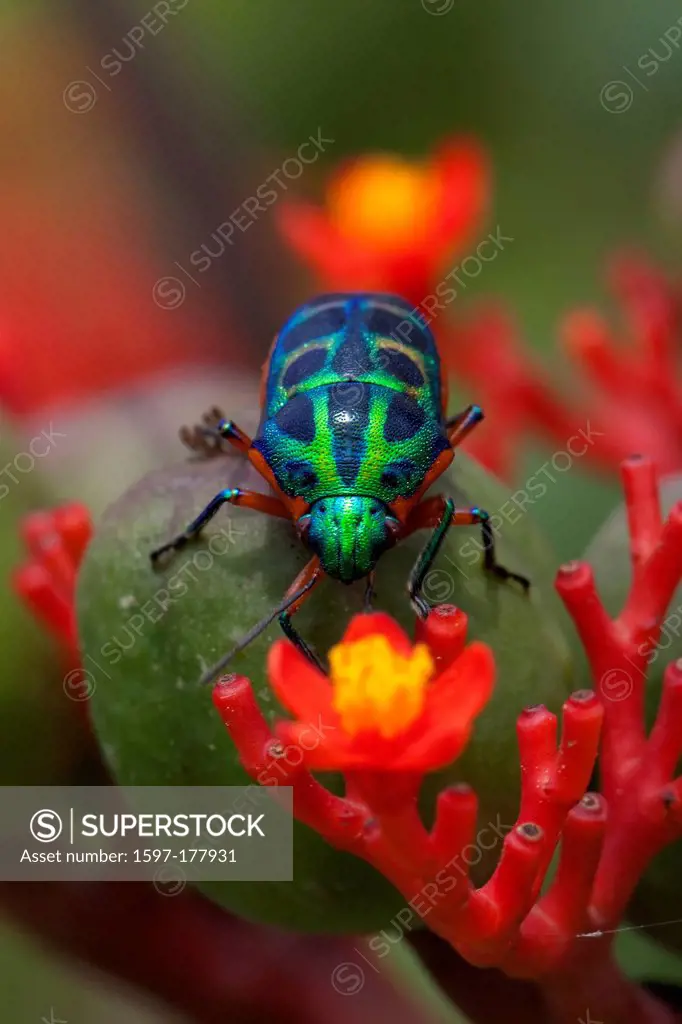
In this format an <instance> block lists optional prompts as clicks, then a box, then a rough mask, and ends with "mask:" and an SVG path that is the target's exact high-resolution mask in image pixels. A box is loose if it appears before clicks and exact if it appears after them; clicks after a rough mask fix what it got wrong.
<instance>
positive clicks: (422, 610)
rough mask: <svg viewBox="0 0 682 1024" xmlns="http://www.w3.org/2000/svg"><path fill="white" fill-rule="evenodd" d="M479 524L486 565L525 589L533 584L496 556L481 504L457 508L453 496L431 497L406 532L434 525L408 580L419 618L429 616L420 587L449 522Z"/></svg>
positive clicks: (410, 519)
mask: <svg viewBox="0 0 682 1024" xmlns="http://www.w3.org/2000/svg"><path fill="white" fill-rule="evenodd" d="M477 524H480V526H481V531H482V533H483V566H484V568H485V569H486V571H487V572H491V573H493V574H494V575H495V576H498V577H499V578H500V579H503V580H516V582H517V583H520V584H521V586H522V587H523V589H524V590H526V591H527V590H528V588H529V587H530V580H528V579H527V578H526V577H525V576H521V575H520V574H519V573H516V572H511V571H510V570H509V569H506V568H505V567H504V566H503V565H500V564H499V562H498V561H497V559H496V557H495V537H494V535H493V530H492V527H491V525H490V516H489V514H488V513H487V512H486V511H485V510H484V509H482V508H467V509H457V508H455V503H454V501H453V500H452V498H443V497H437V498H428V499H427V500H426V501H423V502H422V503H421V504H420V505H417V507H416V508H415V510H414V512H413V513H412V515H411V516H410V517H409V519H408V520H407V524H406V527H405V533H404V534H403V536H408V535H409V534H410V533H413V532H414V531H415V530H419V529H422V528H423V527H428V526H431V527H434V530H433V533H432V534H431V536H430V538H429V540H428V542H427V544H426V546H425V547H424V550H423V551H422V553H421V554H420V556H419V558H418V559H417V561H416V562H415V564H414V568H413V569H412V572H411V573H410V578H409V582H408V592H409V595H410V600H411V602H412V605H413V607H414V608H415V610H416V612H417V614H418V615H419V616H420V618H426V616H427V615H428V613H429V605H428V602H427V601H426V600H425V598H424V597H422V595H421V588H422V586H423V584H424V579H425V578H426V574H427V573H428V571H429V569H430V568H431V566H432V565H433V561H434V559H435V557H436V555H437V554H438V551H439V549H440V546H441V544H442V543H443V540H444V539H445V534H446V533H447V531H448V529H449V527H450V526H474V525H477Z"/></svg>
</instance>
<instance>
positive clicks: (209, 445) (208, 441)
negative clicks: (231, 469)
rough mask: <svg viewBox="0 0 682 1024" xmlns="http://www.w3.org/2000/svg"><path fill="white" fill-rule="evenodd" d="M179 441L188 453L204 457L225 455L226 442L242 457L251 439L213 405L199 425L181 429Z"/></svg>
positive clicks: (249, 445)
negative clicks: (195, 453)
mask: <svg viewBox="0 0 682 1024" xmlns="http://www.w3.org/2000/svg"><path fill="white" fill-rule="evenodd" d="M180 440H181V441H182V443H183V444H184V445H185V447H186V448H189V449H190V451H193V452H197V453H198V454H200V455H203V456H205V457H210V456H213V455H223V454H225V449H224V448H223V446H222V442H223V441H227V442H228V443H229V444H231V445H232V447H233V448H236V449H237V451H238V452H241V454H242V455H245V454H246V452H247V451H248V450H249V448H250V447H251V438H250V437H249V436H248V435H247V434H245V433H244V431H243V430H241V428H240V427H238V426H237V425H236V423H233V422H232V420H228V419H226V418H225V414H224V413H223V412H222V410H221V409H219V408H218V407H217V406H215V405H214V406H213V407H212V408H211V409H209V410H208V411H207V412H205V413H204V415H203V416H202V422H201V423H199V424H196V425H195V426H193V427H181V428H180Z"/></svg>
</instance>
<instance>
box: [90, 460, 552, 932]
mask: <svg viewBox="0 0 682 1024" xmlns="http://www.w3.org/2000/svg"><path fill="white" fill-rule="evenodd" d="M439 484H440V486H439V487H438V490H439V491H443V492H445V493H450V494H452V495H453V496H454V497H455V499H456V501H457V502H458V503H459V504H461V505H462V506H465V505H466V506H469V505H472V504H474V505H479V506H480V507H483V508H486V509H487V510H488V511H489V512H490V513H491V515H494V514H495V513H496V512H497V511H498V510H499V509H500V508H502V507H503V506H504V503H505V501H506V498H507V495H506V493H505V489H504V487H503V486H502V485H501V484H500V483H499V482H497V481H496V480H494V479H493V478H491V477H490V476H488V475H487V474H486V473H485V472H484V471H483V470H482V469H481V468H480V467H479V466H478V465H476V464H475V463H473V462H472V461H470V460H468V459H466V458H465V457H459V458H458V460H457V469H456V471H455V472H453V471H452V470H451V471H449V472H448V473H447V474H446V475H445V476H444V477H443V478H442V479H441V481H440V482H439ZM226 486H227V487H252V488H254V489H260V490H264V486H263V482H262V480H261V481H259V479H258V478H256V477H255V476H254V474H253V471H252V470H251V469H250V467H249V466H248V465H247V464H246V463H245V462H244V461H242V460H241V459H237V458H233V457H230V456H224V457H217V458H213V459H208V460H204V461H194V462H187V463H185V464H183V465H179V466H173V467H170V468H167V469H164V470H161V471H159V472H156V473H153V474H151V475H150V476H148V477H146V478H145V479H143V480H142V481H140V482H139V483H138V484H137V485H136V486H134V487H133V488H132V489H131V490H130V491H129V492H128V493H127V494H125V495H124V496H123V497H122V498H121V499H120V500H119V501H118V502H116V504H115V505H113V506H112V507H111V508H110V509H109V510H108V511H107V512H106V514H105V515H104V518H103V521H102V522H101V523H100V525H99V528H98V529H97V531H96V534H95V537H94V540H93V542H92V543H91V546H90V548H89V550H88V552H87V555H86V560H85V563H84V565H83V568H82V572H81V576H80V581H79V595H78V611H79V623H80V634H81V640H82V647H83V653H84V655H86V656H88V657H89V659H91V660H90V662H89V663H90V665H92V662H93V661H94V662H95V663H97V664H98V665H99V666H101V670H100V671H99V673H98V674H99V676H101V678H98V680H97V688H96V692H95V695H94V698H93V701H92V704H93V715H94V723H95V728H96V731H97V734H98V736H99V739H100V741H101V745H102V749H103V751H104V754H105V757H106V758H107V760H108V762H109V765H110V767H111V769H112V771H113V774H114V776H115V777H116V779H117V780H118V781H119V782H120V783H121V784H123V785H244V784H247V783H248V781H249V780H248V779H247V777H246V775H245V773H244V771H243V770H242V768H241V767H240V765H239V763H238V760H237V755H236V752H235V750H234V748H233V745H232V743H231V740H230V738H229V736H228V735H227V733H226V731H225V729H224V726H223V724H222V722H221V721H220V719H219V717H218V715H217V713H216V712H215V710H214V708H213V706H212V702H211V694H210V692H208V691H209V688H204V689H199V688H198V686H197V680H198V678H199V676H200V675H201V673H202V672H203V671H204V670H205V669H206V668H207V667H209V666H210V665H211V664H212V663H213V662H214V661H216V660H217V659H218V658H219V657H220V656H221V655H222V654H223V653H225V652H226V651H227V650H229V649H230V648H231V647H232V646H233V645H234V644H235V643H236V642H237V641H238V640H239V639H240V638H241V637H242V635H243V634H244V633H246V632H247V631H248V630H249V628H250V627H251V626H252V625H253V624H254V623H256V622H258V621H259V620H260V619H261V618H262V617H263V616H265V615H266V614H267V613H268V612H269V611H271V610H272V609H273V608H274V607H275V605H277V604H278V603H279V602H280V601H281V598H282V595H283V594H284V592H285V590H286V589H287V587H288V586H289V584H290V583H291V582H292V580H293V579H294V577H295V576H296V574H297V572H299V570H300V569H301V568H302V566H303V565H304V564H305V562H306V560H307V559H308V558H309V552H307V551H306V550H305V549H304V548H303V546H302V544H301V542H300V541H299V540H298V538H297V536H296V534H295V532H294V530H293V528H292V526H291V524H289V523H287V522H284V521H282V520H276V519H272V518H268V517H266V516H264V515H259V514H258V513H255V512H251V511H249V510H247V509H239V508H230V507H227V508H226V510H224V511H223V510H221V512H220V513H219V514H218V515H217V516H216V517H215V519H214V520H213V521H212V522H211V524H210V525H209V526H208V527H207V528H206V530H205V531H204V534H203V535H202V538H201V539H200V540H199V541H198V542H197V543H196V544H193V545H190V546H188V547H187V548H185V549H184V550H183V551H181V552H180V553H178V554H177V555H176V556H175V557H174V558H173V559H172V560H171V561H170V563H168V564H167V565H165V566H164V568H163V569H160V570H156V571H154V570H152V568H151V566H150V563H149V552H150V551H151V550H152V549H153V548H156V547H158V546H159V545H161V544H163V543H164V542H165V541H167V540H168V539H170V537H172V536H174V535H175V534H177V533H178V532H179V531H181V530H182V529H183V528H184V527H185V526H186V525H187V524H188V523H189V522H190V521H191V520H192V519H194V518H195V516H196V515H197V514H198V513H199V512H200V511H201V510H202V509H203V508H204V506H205V505H206V504H207V502H208V501H209V499H210V498H212V497H213V496H214V495H215V494H216V493H217V492H218V491H220V490H222V489H223V488H225V487H226ZM514 512H515V513H516V515H514V514H513V513H514ZM498 520H499V523H500V526H499V531H498V548H499V550H498V555H499V559H500V561H501V562H502V563H503V564H505V565H506V566H508V567H509V568H510V569H512V570H515V571H517V572H520V573H523V574H525V575H527V576H528V577H529V578H530V579H531V580H532V587H531V591H530V593H529V594H527V595H526V594H524V593H523V591H522V589H521V588H520V587H519V586H518V585H517V584H514V583H504V582H501V581H499V580H497V579H493V578H491V577H490V576H489V575H487V574H486V573H485V572H484V571H483V569H482V564H481V543H480V530H479V529H478V528H474V527H470V528H466V529H465V528H457V529H452V530H451V531H450V533H449V535H448V537H447V538H446V541H445V543H444V545H443V547H442V549H441V551H440V553H439V555H438V559H437V562H436V565H435V567H434V569H433V570H432V572H431V573H430V574H429V576H428V577H427V580H426V586H425V591H424V593H425V596H426V597H427V599H429V600H430V601H431V603H433V604H436V603H443V602H448V603H453V604H456V605H457V606H458V607H460V608H462V609H463V610H464V611H465V612H466V613H467V615H468V616H469V638H470V639H471V638H477V639H480V640H483V641H486V642H487V643H488V644H490V646H491V647H492V649H493V651H494V652H495V657H496V662H497V670H498V676H497V682H496V689H495V693H494V696H493V699H492V701H491V702H490V704H489V705H488V707H487V708H486V709H485V711H484V712H483V714H482V715H481V717H480V718H479V719H478V721H477V723H476V726H475V731H474V738H473V740H472V742H471V744H470V747H469V749H468V750H467V751H466V753H465V754H464V756H463V757H462V758H461V759H460V760H459V761H458V762H457V763H456V764H455V765H454V766H453V767H452V768H450V769H447V770H444V771H441V772H439V773H438V774H437V775H433V776H430V777H429V778H427V780H426V784H425V786H424V794H423V796H424V813H425V817H426V819H427V820H428V818H429V817H430V815H431V814H432V810H433V803H434V799H435V796H436V794H437V792H438V791H439V790H440V789H441V788H442V786H443V785H444V784H446V783H447V782H453V781H457V782H459V781H466V782H468V783H470V784H471V785H472V786H473V787H474V788H475V790H476V792H477V793H478V796H479V799H480V826H481V828H485V827H491V828H493V829H495V828H496V829H497V832H496V833H494V834H495V835H496V836H497V839H496V841H495V842H493V841H492V840H490V839H489V838H488V837H486V841H485V843H483V842H482V843H481V846H482V847H485V848H486V849H489V848H490V847H492V849H490V850H489V852H488V853H485V854H484V853H483V850H482V849H481V851H480V853H481V863H480V864H476V856H472V863H473V865H474V872H475V877H478V880H479V881H480V879H481V878H482V877H485V876H486V874H489V873H490V870H491V869H492V867H493V866H494V863H495V862H496V861H497V859H498V857H499V854H500V852H501V847H502V837H503V835H504V832H505V831H506V830H508V828H509V826H511V825H512V824H513V822H514V821H515V818H516V815H517V811H518V795H519V776H520V771H519V762H518V750H517V743H516V732H515V723H516V718H517V716H518V714H519V713H520V712H521V710H522V709H523V707H524V706H526V705H529V704H537V703H545V704H547V705H548V706H549V707H550V708H551V709H552V710H553V711H555V712H558V711H559V709H560V707H561V704H562V702H563V700H564V699H565V697H566V696H567V694H568V693H569V691H570V690H571V689H572V685H571V683H572V679H571V674H572V673H571V662H570V654H569V649H568V646H567V643H566V641H565V639H564V636H563V634H562V632H561V627H560V625H559V622H560V621H561V618H560V616H561V609H560V606H559V602H558V599H557V598H556V597H555V595H554V592H553V589H552V581H553V576H554V571H555V567H556V566H555V563H554V562H553V560H552V557H551V555H549V554H548V552H547V550H546V548H545V546H544V543H543V542H542V540H541V539H540V538H539V537H538V536H537V534H536V533H535V531H534V529H533V526H532V523H531V521H530V517H529V516H524V515H522V514H521V513H520V512H519V510H518V509H515V508H514V509H512V512H511V513H509V514H508V515H507V517H504V516H501V515H500V516H497V517H495V518H493V525H494V526H497V525H498ZM427 536H428V535H427V534H426V533H423V534H421V535H414V536H413V537H411V538H410V539H408V540H407V541H405V542H403V543H401V544H399V545H398V546H397V547H396V548H395V549H393V550H391V551H389V552H388V553H387V554H385V555H384V556H383V557H382V559H381V560H380V562H379V565H378V570H377V580H376V586H377V597H376V601H375V607H376V608H377V609H381V610H385V611H388V612H389V613H390V614H391V615H393V616H394V617H395V618H396V619H397V620H398V621H399V622H400V623H401V624H402V625H403V626H404V627H405V628H406V629H407V630H408V632H409V633H410V634H411V635H412V634H413V630H414V613H413V611H412V610H411V608H410V605H409V601H408V598H407V591H406V582H407V578H408V575H409V572H410V569H411V567H412V565H413V563H414V561H415V558H416V557H417V555H418V553H419V551H420V550H421V548H422V546H423V544H424V543H425V541H426V539H427ZM363 596H364V584H363V583H362V582H360V583H358V584H354V585H351V586H344V585H343V584H341V583H338V582H336V581H334V580H329V579H326V580H324V581H323V582H322V583H321V584H320V586H319V587H318V588H317V589H316V590H315V592H314V594H312V595H311V597H310V599H309V601H308V602H307V603H306V604H305V605H304V607H303V608H302V610H301V611H300V613H299V614H298V615H297V616H296V625H297V627H298V628H299V629H300V631H301V634H302V636H303V637H304V638H305V639H306V641H308V642H309V643H311V644H312V645H313V646H314V647H315V648H316V649H317V650H318V651H319V652H321V653H322V654H324V653H325V652H326V651H327V650H328V649H329V648H330V647H332V646H333V645H334V644H335V643H337V642H338V641H339V639H340V638H341V636H342V634H343V632H344V629H345V625H346V623H347V622H348V620H349V619H350V617H351V616H352V615H354V614H357V613H359V612H361V611H362V607H363ZM280 636H281V633H280V629H279V626H278V624H277V623H276V622H275V623H274V624H273V625H272V626H271V628H269V629H268V630H267V631H266V632H265V633H264V634H263V635H262V636H261V637H259V638H258V639H257V640H256V641H254V642H253V643H252V644H251V645H250V646H249V647H248V648H247V649H246V650H245V651H244V652H243V653H242V654H240V655H239V656H238V657H237V658H236V659H235V661H234V663H233V665H231V666H230V668H231V670H232V671H235V672H238V673H240V674H242V675H246V676H248V677H249V678H250V679H251V681H252V683H253V685H254V690H255V693H256V695H257V697H258V700H259V701H260V703H261V706H262V708H263V710H264V711H265V713H266V714H267V715H268V716H270V717H274V716H276V715H279V714H281V712H280V709H279V708H278V707H277V706H276V704H275V701H274V698H273V696H272V693H271V691H270V688H269V685H268V680H267V677H266V675H265V659H266V654H267V650H268V648H269V646H270V645H271V643H272V642H273V641H274V640H275V639H277V638H279V637H280ZM324 781H325V783H328V784H330V785H333V786H335V787H339V786H340V782H341V780H339V779H336V780H335V779H333V778H332V779H330V778H329V777H328V776H326V777H325V779H324ZM294 850H295V870H296V878H295V881H294V882H293V883H275V882H272V883H250V884H249V883H232V884H230V883H228V882H225V883H220V884H219V883H212V884H211V885H210V886H209V885H208V884H207V885H205V886H203V888H204V889H205V890H206V891H208V892H209V893H210V895H211V896H212V897H213V898H215V899H216V900H218V901H219V902H221V903H222V904H224V905H225V906H226V907H228V908H230V909H231V910H234V911H236V912H237V913H241V914H243V915H244V916H247V917H249V918H252V919H257V920H261V921H267V922H271V923H273V924H279V925H282V926H285V927H289V928H296V929H305V930H314V931H339V932H340V931H347V932H355V933H358V932H366V931H369V930H373V929H376V928H380V927H381V926H382V925H384V924H385V923H386V922H387V921H388V920H389V919H390V918H391V916H392V915H393V914H394V913H395V912H396V911H397V910H398V909H400V907H402V906H403V905H404V902H405V900H404V897H401V896H400V895H399V894H398V893H396V892H395V890H393V889H392V888H391V887H390V886H389V884H388V883H387V882H386V881H385V880H384V879H383V878H381V877H380V876H379V875H378V874H377V873H376V872H375V871H374V870H373V869H372V868H370V867H369V866H368V865H366V864H364V863H363V862H361V861H360V860H358V859H356V858H354V857H352V856H350V855H348V854H343V853H339V852H338V851H335V850H332V849H331V848H330V847H328V846H327V845H326V844H325V843H324V842H323V840H322V839H320V838H319V836H317V835H316V834H314V833H313V832H312V831H311V830H309V829H307V828H305V827H304V826H298V825H297V826H296V828H295V847H294ZM463 870H466V868H465V867H464V868H463Z"/></svg>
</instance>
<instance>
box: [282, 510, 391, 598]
mask: <svg viewBox="0 0 682 1024" xmlns="http://www.w3.org/2000/svg"><path fill="white" fill-rule="evenodd" d="M298 527H299V530H300V534H301V538H302V540H303V541H304V542H305V543H306V544H307V545H308V547H309V548H311V550H312V551H314V552H315V554H316V555H318V557H319V559H320V564H321V566H322V568H323V569H324V571H325V572H326V573H327V574H328V575H329V576H332V577H333V578H334V579H337V580H341V581H342V582H343V583H352V582H353V580H359V579H362V578H363V577H364V576H367V575H368V574H369V573H370V572H371V571H372V569H373V568H374V566H375V565H376V563H377V560H378V559H379V556H380V555H381V554H382V552H384V551H385V550H386V549H387V548H389V547H391V546H392V545H393V544H395V542H396V540H397V539H398V535H399V533H400V523H399V522H398V520H397V519H396V518H395V516H393V515H391V512H390V510H389V508H388V506H387V505H385V504H384V503H383V502H382V501H378V500H377V499H376V498H366V497H362V496H355V497H337V498H320V499H319V500H318V501H316V502H314V503H313V504H312V505H311V506H310V510H309V512H307V513H306V514H305V515H303V516H301V518H300V519H299V520H298Z"/></svg>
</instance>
